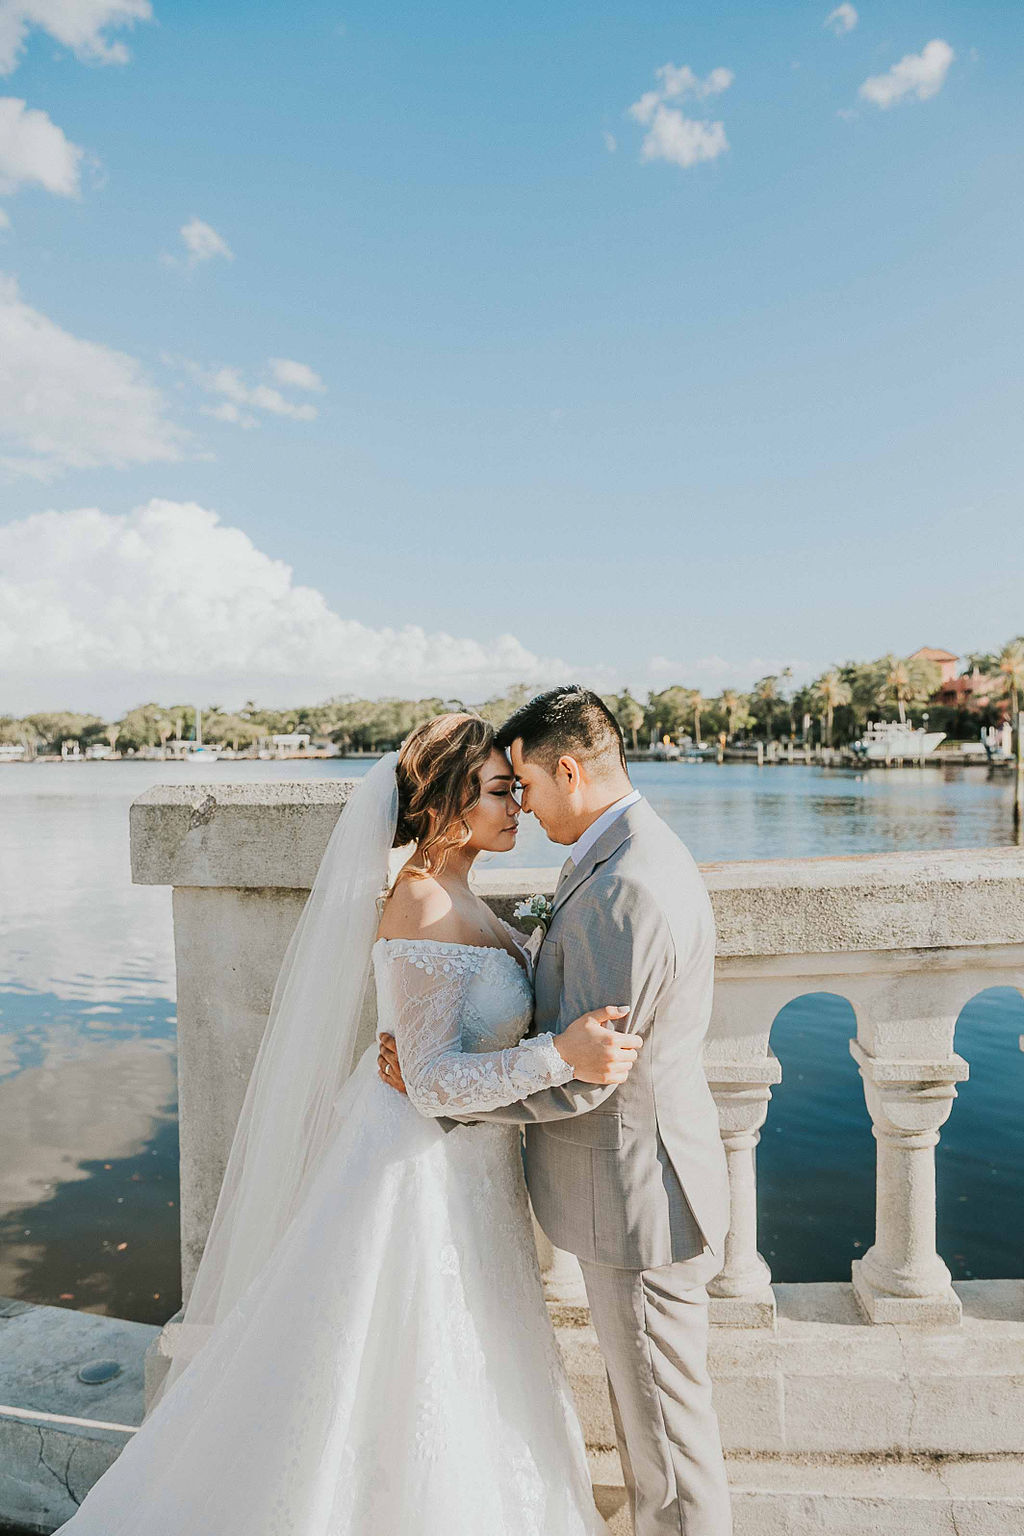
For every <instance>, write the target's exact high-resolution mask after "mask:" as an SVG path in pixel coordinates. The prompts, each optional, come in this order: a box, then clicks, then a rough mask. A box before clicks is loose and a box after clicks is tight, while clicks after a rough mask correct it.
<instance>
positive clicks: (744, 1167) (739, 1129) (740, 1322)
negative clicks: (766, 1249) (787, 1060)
mask: <svg viewBox="0 0 1024 1536" xmlns="http://www.w3.org/2000/svg"><path fill="white" fill-rule="evenodd" d="M707 1073H708V1082H709V1084H710V1087H711V1092H712V1093H713V1094H714V1097H715V1103H716V1104H717V1105H718V1118H719V1124H720V1127H721V1132H722V1141H723V1143H724V1145H725V1155H726V1160H727V1162H728V1165H729V1195H730V1222H729V1233H728V1236H727V1237H726V1239H725V1264H724V1266H723V1268H722V1269H721V1270H720V1271H719V1273H718V1274H717V1275H716V1276H715V1278H714V1279H713V1280H712V1281H711V1282H710V1284H709V1285H708V1295H709V1296H710V1297H711V1321H712V1322H713V1323H728V1324H730V1325H731V1326H732V1327H734V1328H772V1327H774V1326H775V1311H776V1309H775V1293H774V1291H773V1290H772V1283H771V1282H772V1273H771V1270H770V1269H769V1268H768V1265H767V1264H766V1263H765V1261H764V1259H763V1258H762V1257H761V1255H760V1254H759V1253H758V1251H757V1166H756V1162H755V1148H756V1146H757V1144H758V1142H759V1141H760V1139H761V1127H762V1125H764V1122H765V1117H766V1115H767V1113H768V1101H769V1099H770V1098H771V1096H772V1084H773V1083H777V1082H780V1081H781V1078H782V1068H781V1066H780V1064H779V1061H778V1058H777V1057H776V1056H774V1055H773V1054H772V1053H771V1051H769V1053H768V1055H767V1056H765V1057H762V1058H760V1059H755V1060H753V1061H737V1062H727V1061H717V1060H716V1061H712V1062H708V1064H707Z"/></svg>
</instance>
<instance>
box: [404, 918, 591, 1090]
mask: <svg viewBox="0 0 1024 1536" xmlns="http://www.w3.org/2000/svg"><path fill="white" fill-rule="evenodd" d="M374 963H375V966H376V969H377V976H378V988H379V989H380V993H381V994H382V995H381V996H380V1004H382V1005H383V1006H380V1007H379V1027H380V1028H381V1029H382V1030H388V1031H389V1032H390V1033H391V1034H393V1035H394V1037H395V1045H396V1048H397V1051H398V1060H399V1064H400V1065H401V1068H402V1077H403V1080H404V1082H405V1086H406V1091H407V1093H408V1095H409V1099H410V1101H411V1102H412V1104H413V1105H414V1106H415V1107H416V1109H418V1110H419V1112H420V1113H421V1114H423V1115H435V1116H436V1115H447V1114H452V1113H455V1114H466V1113H472V1112H473V1111H474V1110H485V1109H498V1108H500V1107H501V1106H503V1105H505V1104H514V1103H515V1102H516V1101H517V1100H518V1099H525V1098H527V1097H528V1096H529V1095H530V1094H531V1093H536V1092H537V1091H538V1090H539V1089H541V1088H549V1087H552V1086H554V1085H556V1084H559V1083H567V1082H568V1081H569V1080H570V1078H571V1077H572V1076H573V1069H572V1067H571V1066H570V1065H569V1063H568V1062H567V1061H564V1060H563V1058H562V1057H561V1055H560V1054H559V1052H558V1051H557V1049H556V1048H555V1043H554V1041H555V1037H554V1035H552V1034H548V1033H545V1034H541V1035H535V1036H533V1037H531V1038H530V1039H527V1040H523V1039H521V1038H520V1040H519V1043H518V1044H517V1045H510V1046H506V1047H504V1048H503V1049H501V1050H490V1051H489V1050H483V1049H480V1048H477V1049H474V1044H475V1043H476V1042H477V1041H490V1040H491V1039H493V1034H494V1031H493V1028H492V1027H490V1026H489V1021H487V1020H486V1019H485V1018H483V1017H481V1012H480V1009H481V1005H482V1004H483V1001H484V999H483V998H482V997H481V998H479V999H478V998H475V996H474V988H473V987H472V982H473V981H474V980H475V979H476V978H477V977H480V978H481V979H482V981H483V982H484V983H485V986H484V987H483V989H482V990H483V992H484V994H485V995H486V990H487V988H486V980H487V977H488V973H489V972H490V968H491V967H494V966H498V967H503V968H504V969H502V970H501V972H500V976H501V981H500V983H499V988H500V990H501V991H502V992H503V993H505V995H506V997H507V992H506V988H505V983H506V981H507V975H508V969H509V968H512V967H514V968H515V970H516V972H517V973H518V977H519V986H520V989H521V993H522V996H523V1009H522V1012H521V1013H520V1014H519V1015H518V1016H515V1015H514V1016H513V1017H512V1019H511V1021H510V1022H511V1024H512V1027H513V1038H515V1037H516V1033H518V1035H519V1036H521V1035H522V1033H523V1031H524V1030H525V1029H526V1027H527V1026H528V1025H529V1020H530V1014H531V1011H532V994H531V991H530V984H529V981H528V979H527V976H526V974H525V972H524V971H523V969H522V967H521V966H520V965H519V963H518V961H517V960H516V959H515V958H514V957H513V956H512V955H511V954H509V952H508V951H507V950H504V949H500V948H490V947H487V948H485V947H483V946H477V945H469V944H448V943H444V942H442V941H441V940H437V939H381V940H378V942H377V944H376V946H375V948H374ZM492 974H493V973H492ZM494 979H495V980H496V981H497V979H498V977H497V975H495V977H494ZM506 1018H507V1012H506ZM517 1025H518V1026H520V1027H519V1028H518V1031H517V1030H516V1026H517Z"/></svg>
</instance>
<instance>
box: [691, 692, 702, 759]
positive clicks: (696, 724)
mask: <svg viewBox="0 0 1024 1536" xmlns="http://www.w3.org/2000/svg"><path fill="white" fill-rule="evenodd" d="M690 708H691V709H692V710H693V737H694V740H695V741H696V743H697V745H698V747H699V746H700V744H701V741H700V715H701V710H702V709H703V708H704V695H703V694H702V693H701V691H700V689H699V688H694V690H693V692H692V693H691V694H690Z"/></svg>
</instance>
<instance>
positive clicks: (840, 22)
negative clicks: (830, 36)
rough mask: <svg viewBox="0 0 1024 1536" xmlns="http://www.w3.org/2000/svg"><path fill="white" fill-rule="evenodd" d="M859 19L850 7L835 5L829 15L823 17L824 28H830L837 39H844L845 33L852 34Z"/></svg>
mask: <svg viewBox="0 0 1024 1536" xmlns="http://www.w3.org/2000/svg"><path fill="white" fill-rule="evenodd" d="M858 20H859V18H858V16H857V12H856V11H855V10H854V8H853V6H852V5H837V6H836V8H835V10H834V11H832V12H831V14H830V15H828V16H826V17H825V23H824V24H825V26H826V27H831V28H832V31H833V32H834V33H835V34H836V36H837V37H845V35H846V33H847V32H852V31H853V29H854V27H855V26H856V25H857V22H858Z"/></svg>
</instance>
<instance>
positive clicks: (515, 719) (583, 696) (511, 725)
mask: <svg viewBox="0 0 1024 1536" xmlns="http://www.w3.org/2000/svg"><path fill="white" fill-rule="evenodd" d="M514 741H522V744H523V748H522V751H523V756H524V757H528V758H529V759H530V760H531V761H532V762H535V763H540V765H541V767H543V768H546V769H547V771H548V772H549V773H554V770H555V764H556V763H557V762H558V759H559V758H560V757H562V756H563V755H566V756H569V757H576V758H579V760H580V762H581V763H587V764H591V765H592V766H594V767H607V768H611V767H612V766H616V767H621V768H623V769H625V767H626V748H625V744H624V742H623V739H622V731H621V730H620V729H619V723H618V721H617V720H616V718H615V716H614V715H613V714H612V712H611V710H610V709H609V708H608V706H607V704H606V703H605V702H604V700H603V699H602V698H601V697H600V696H599V695H598V694H596V693H592V692H591V690H590V689H589V688H581V687H580V686H579V684H578V683H567V684H565V685H564V686H563V687H561V688H549V689H548V690H547V692H546V693H538V695H537V697H536V698H535V699H531V700H530V702H529V703H528V704H523V705H521V706H520V708H519V709H517V710H516V711H515V713H514V714H512V715H510V716H509V718H508V719H507V720H506V721H505V724H504V725H503V726H502V727H501V730H500V731H499V732H498V734H497V736H496V737H495V738H494V744H495V746H496V747H500V748H501V749H502V751H507V750H508V748H509V747H510V746H511V745H512V743H513V742H514Z"/></svg>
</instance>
